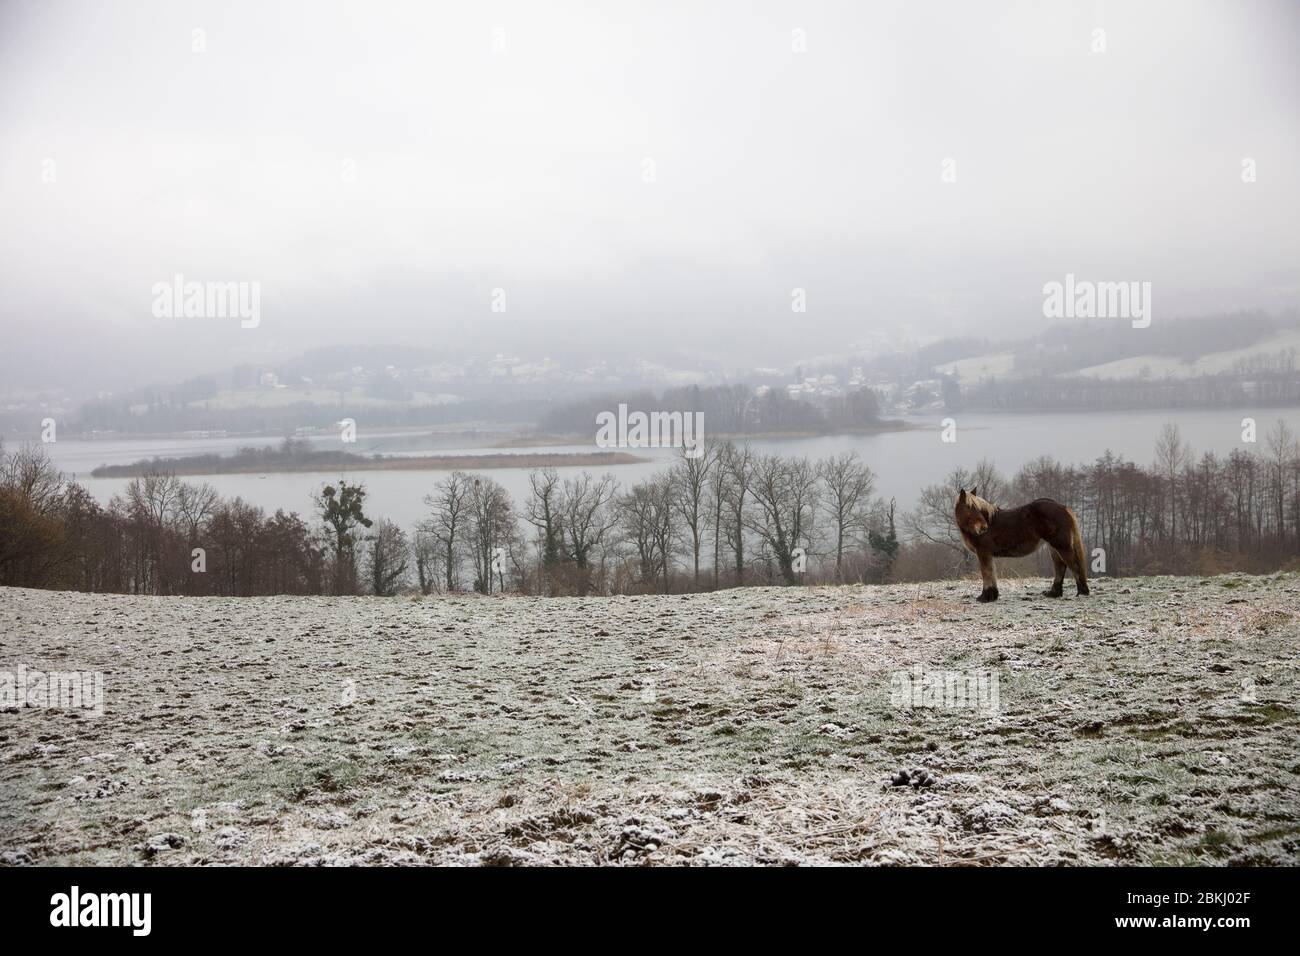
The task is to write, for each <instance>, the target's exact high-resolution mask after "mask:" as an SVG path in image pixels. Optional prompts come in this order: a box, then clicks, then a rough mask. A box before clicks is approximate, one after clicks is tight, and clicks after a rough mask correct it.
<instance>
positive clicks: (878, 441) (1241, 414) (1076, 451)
mask: <svg viewBox="0 0 1300 956" xmlns="http://www.w3.org/2000/svg"><path fill="white" fill-rule="evenodd" d="M946 417H949V416H947V415H945V414H941V413H939V414H935V415H933V416H929V417H927V418H919V417H918V418H910V419H906V421H907V424H908V426H909V427H908V428H907V429H905V430H899V431H882V432H879V433H877V434H870V435H820V436H813V437H806V438H756V439H753V440H751V441H750V442H749V444H750V445H751V446H752V447H753V448H754V449H756V450H758V451H761V452H765V453H779V454H783V455H796V456H806V457H808V458H812V459H816V458H822V457H826V456H829V455H833V454H838V453H841V452H845V451H856V452H857V453H858V454H859V455H860V456H861V458H862V460H863V461H864V462H865V463H866V464H867V465H868V466H869V467H870V468H871V469H872V471H873V472H875V475H876V486H875V488H876V494H878V495H881V496H883V497H884V498H886V499H889V498H895V499H897V501H898V506H899V509H900V511H906V510H908V509H910V508H912V507H913V506H915V504H916V502H917V498H918V495H919V492H920V490H921V488H923V487H924V486H926V485H931V484H938V483H940V482H942V481H943V480H944V479H945V478H946V477H947V476H948V474H949V473H950V472H952V471H953V470H954V469H957V468H968V469H969V468H973V467H974V466H975V465H976V464H977V463H978V462H980V461H981V460H983V459H988V460H991V461H992V462H994V464H996V465H997V467H998V469H999V470H1000V471H1001V472H1002V473H1003V474H1005V475H1007V476H1011V475H1013V474H1014V473H1015V472H1016V470H1017V469H1019V468H1020V467H1021V466H1023V465H1024V464H1026V463H1028V462H1030V461H1033V460H1034V459H1036V458H1039V457H1042V456H1044V455H1046V456H1050V457H1052V458H1055V459H1056V460H1058V461H1060V462H1062V463H1067V464H1082V463H1087V462H1090V461H1093V460H1095V459H1096V458H1097V457H1099V456H1100V455H1103V454H1105V452H1106V451H1108V450H1109V451H1111V452H1114V453H1115V454H1116V455H1118V456H1121V457H1123V458H1126V459H1129V460H1131V461H1134V462H1136V463H1138V464H1149V463H1150V462H1151V461H1152V460H1153V458H1154V450H1155V444H1156V439H1157V436H1158V435H1159V432H1160V429H1161V428H1162V427H1163V426H1164V425H1165V424H1167V423H1173V424H1176V425H1177V426H1178V427H1179V429H1180V430H1181V431H1182V434H1183V438H1184V439H1185V440H1186V441H1187V442H1188V443H1189V444H1190V445H1191V447H1192V449H1193V451H1194V452H1196V453H1197V454H1198V455H1199V454H1201V453H1203V452H1214V453H1215V454H1217V455H1225V454H1227V453H1228V452H1230V451H1232V449H1234V448H1252V447H1253V448H1256V449H1258V448H1259V447H1261V445H1262V444H1263V442H1264V441H1265V439H1264V433H1265V431H1266V430H1267V429H1268V427H1269V426H1271V425H1272V423H1273V422H1274V421H1276V420H1278V419H1281V420H1283V421H1285V422H1287V424H1288V425H1290V426H1291V427H1292V428H1293V429H1296V428H1297V427H1298V426H1300V411H1297V410H1296V409H1275V410H1265V411H1263V412H1261V411H1260V410H1258V409H1251V410H1247V409H1236V410H1224V409H1180V410H1160V411H1142V412H1132V411H1130V412H1091V413H1089V412H1080V413H1074V414H1068V413H1066V414H1062V413H1056V414H1052V415H1020V414H988V413H983V414H957V415H955V416H953V417H954V420H955V421H956V422H957V441H956V442H953V443H944V442H942V441H941V440H940V430H941V427H942V425H941V423H942V421H943V419H944V418H946ZM1247 417H1254V418H1256V421H1257V425H1258V432H1259V441H1258V442H1257V443H1256V444H1255V445H1254V446H1251V445H1247V444H1245V443H1243V442H1242V440H1241V432H1242V426H1241V422H1242V419H1243V418H1247ZM706 428H707V423H706ZM706 435H707V431H706ZM280 441H281V439H279V438H275V437H260V438H232V437H225V438H208V439H180V438H169V439H133V438H113V439H106V440H102V441H82V440H72V439H69V440H60V441H58V442H56V443H53V444H51V445H48V446H46V447H47V449H48V450H49V452H50V455H51V457H52V458H53V459H54V461H55V463H56V464H57V465H58V466H59V468H61V469H63V470H64V471H65V472H68V473H76V475H77V480H78V481H81V482H83V483H84V484H85V485H86V487H87V488H88V489H89V490H90V491H91V492H92V493H93V494H94V495H95V497H96V498H97V499H98V500H100V501H101V502H104V503H107V502H108V501H109V499H111V498H112V496H113V495H114V494H117V493H119V492H121V491H122V489H123V488H124V487H125V486H126V484H127V482H128V481H129V479H126V478H92V477H90V470H91V469H92V468H94V467H96V466H98V465H101V464H127V463H130V462H135V461H138V460H140V459H144V458H153V457H155V456H157V457H183V456H187V455H197V454H212V453H220V454H233V453H234V451H235V450H236V449H237V448H241V447H267V446H273V445H276V444H278V443H279V442H280ZM312 441H313V446H314V447H320V448H324V447H347V448H348V450H350V451H353V452H355V453H357V454H363V455H370V454H385V455H417V454H439V455H462V454H463V455H482V454H487V453H488V452H496V453H511V452H513V453H517V454H523V453H526V452H536V451H539V450H542V449H538V448H519V447H505V448H501V447H500V446H501V445H502V444H503V443H502V442H501V441H500V440H499V439H498V438H494V437H493V436H492V435H490V434H488V435H483V436H480V437H478V438H477V439H476V440H475V441H474V442H466V441H465V439H464V438H463V437H460V438H459V439H458V438H457V436H449V435H447V434H437V435H430V434H429V433H428V432H427V431H425V432H421V431H409V432H402V433H398V434H393V433H385V434H382V435H377V436H367V435H366V434H365V431H364V429H362V430H360V431H359V432H358V437H357V441H356V443H355V444H353V445H348V446H341V445H340V443H339V442H338V440H337V439H335V438H315V439H313V440H312ZM458 441H459V443H457V442H458ZM544 450H547V451H557V452H590V451H593V450H595V444H594V441H593V443H592V444H591V445H576V444H575V445H559V446H546V448H545V449H544ZM635 452H636V453H637V454H638V455H640V456H643V457H645V458H648V459H650V460H649V461H646V462H641V463H637V464H630V465H619V466H616V467H613V468H611V469H609V471H610V473H611V474H613V475H614V477H615V478H616V479H618V481H619V482H620V484H622V485H623V486H625V487H627V486H630V485H632V484H634V483H636V482H637V481H640V480H641V479H643V478H646V477H648V476H649V475H651V474H654V473H655V472H657V471H660V470H662V469H663V468H664V467H665V466H666V465H667V464H668V463H669V462H671V461H672V459H673V457H674V451H673V450H672V449H665V448H642V449H635ZM583 470H584V469H582V468H576V467H575V468H565V467H561V468H558V469H557V471H558V472H559V473H560V475H561V476H562V477H568V476H570V475H573V474H577V473H580V472H581V471H583ZM446 474H447V473H446V472H443V471H433V470H431V471H392V472H384V471H364V472H363V471H358V472H355V473H349V472H347V471H343V472H321V473H319V474H315V473H302V472H295V473H290V474H276V473H268V474H266V475H265V476H262V475H251V474H241V475H209V476H194V477H190V478H187V479H186V480H187V481H191V482H207V483H209V484H211V485H212V486H213V487H214V488H216V489H217V491H218V492H219V493H220V494H221V495H222V496H224V497H235V496H238V497H241V498H243V499H244V500H245V501H247V502H249V503H251V504H254V505H258V506H259V507H262V508H265V509H266V510H267V511H268V512H271V511H274V510H276V509H277V508H283V509H284V510H285V511H297V512H298V513H299V514H302V515H304V516H306V515H308V514H309V512H310V511H311V505H310V495H311V493H312V492H313V491H314V490H316V489H317V488H319V487H320V485H321V484H322V483H324V482H329V481H335V480H337V479H338V478H340V477H344V478H348V479H349V480H356V481H361V482H364V483H365V486H366V489H367V492H368V494H367V499H366V511H367V513H368V514H370V515H371V516H372V517H375V518H379V517H382V518H388V519H390V520H392V521H395V522H397V523H398V524H399V525H401V526H402V527H403V528H407V529H413V528H414V527H415V526H416V524H417V523H418V522H419V521H421V520H422V519H423V518H424V516H425V510H426V509H425V507H424V504H423V498H424V496H425V495H426V494H428V493H429V491H431V490H432V488H433V486H434V484H435V483H436V482H438V481H439V480H440V479H442V478H443V477H445V476H446ZM485 474H489V475H491V477H492V478H494V479H495V480H496V481H498V482H500V483H501V484H502V485H503V486H504V487H505V489H506V490H507V491H508V492H509V493H510V495H511V496H512V497H513V498H514V499H515V501H516V502H517V503H522V502H523V501H524V499H525V498H526V496H527V493H528V469H526V468H518V469H514V468H494V469H491V470H490V471H487V472H485ZM1009 503H1010V502H1008V503H1007V504H1009Z"/></svg>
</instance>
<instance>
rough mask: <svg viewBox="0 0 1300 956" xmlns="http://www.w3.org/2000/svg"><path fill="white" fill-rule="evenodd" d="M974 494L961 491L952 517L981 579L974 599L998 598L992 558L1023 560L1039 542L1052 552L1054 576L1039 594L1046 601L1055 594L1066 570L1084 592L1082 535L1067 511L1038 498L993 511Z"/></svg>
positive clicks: (1082, 592) (1062, 506)
mask: <svg viewBox="0 0 1300 956" xmlns="http://www.w3.org/2000/svg"><path fill="white" fill-rule="evenodd" d="M976 491H977V489H975V488H972V489H971V490H970V491H969V492H968V491H967V490H966V489H965V488H962V489H961V494H959V495H958V496H957V508H956V518H957V529H958V530H959V531H961V538H962V540H963V541H965V542H966V547H968V548H970V549H971V550H972V551H973V552H975V556H976V557H977V558H979V561H980V576H981V577H982V578H983V579H984V590H983V591H981V592H980V596H979V600H980V601H996V600H997V599H998V576H997V571H996V570H994V567H993V559H994V558H1023V557H1024V556H1025V555H1027V554H1033V553H1034V552H1035V551H1037V550H1038V546H1039V545H1040V544H1042V543H1043V542H1044V541H1046V542H1047V546H1048V547H1049V548H1051V549H1052V564H1053V565H1054V566H1055V568H1056V577H1055V578H1053V579H1052V586H1051V587H1050V588H1048V589H1047V590H1046V591H1044V592H1043V594H1044V595H1046V596H1047V597H1060V596H1061V591H1062V588H1061V586H1062V585H1063V584H1064V583H1065V569H1066V568H1069V569H1070V571H1071V572H1072V573H1073V574H1074V584H1075V587H1076V589H1077V590H1078V593H1079V594H1087V593H1088V574H1087V571H1086V570H1085V569H1084V559H1083V535H1082V534H1080V533H1079V521H1078V519H1077V518H1075V516H1074V512H1073V511H1071V510H1070V509H1069V508H1067V507H1065V505H1063V504H1061V503H1060V502H1059V501H1053V500H1052V499H1051V498H1039V499H1038V500H1036V501H1031V502H1029V504H1027V505H1021V506H1020V507H1019V508H999V507H998V506H997V505H995V504H992V503H990V502H988V501H985V500H984V499H983V498H981V497H979V495H977V494H976Z"/></svg>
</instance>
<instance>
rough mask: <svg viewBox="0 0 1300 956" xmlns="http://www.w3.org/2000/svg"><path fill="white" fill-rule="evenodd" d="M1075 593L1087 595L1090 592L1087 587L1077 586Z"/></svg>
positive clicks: (1082, 595)
mask: <svg viewBox="0 0 1300 956" xmlns="http://www.w3.org/2000/svg"><path fill="white" fill-rule="evenodd" d="M1077 593H1078V595H1079V597H1087V596H1088V595H1089V594H1091V593H1092V592H1091V591H1089V590H1088V589H1087V588H1079V590H1078V592H1077Z"/></svg>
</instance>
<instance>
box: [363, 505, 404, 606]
mask: <svg viewBox="0 0 1300 956" xmlns="http://www.w3.org/2000/svg"><path fill="white" fill-rule="evenodd" d="M409 555H410V552H409V550H408V548H407V544H406V532H405V531H403V530H402V529H401V528H399V527H398V526H397V525H396V524H394V523H393V522H391V521H388V520H387V519H384V520H381V521H380V522H379V523H378V524H376V525H375V531H374V533H373V534H372V535H370V537H369V539H367V548H366V577H367V579H368V580H369V583H370V591H371V593H372V594H376V595H378V596H379V597H392V596H393V595H394V594H396V593H397V592H398V591H399V590H401V588H402V587H403V586H404V585H405V584H406V576H407V570H408V568H409V567H410V558H409Z"/></svg>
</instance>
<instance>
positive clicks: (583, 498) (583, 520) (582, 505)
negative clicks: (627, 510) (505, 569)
mask: <svg viewBox="0 0 1300 956" xmlns="http://www.w3.org/2000/svg"><path fill="white" fill-rule="evenodd" d="M617 490H618V483H617V482H616V481H615V480H614V476H613V475H602V476H601V477H600V478H593V477H592V476H591V475H590V474H589V473H588V472H585V471H584V472H583V473H582V474H581V475H579V476H578V477H576V478H566V479H565V481H564V491H563V493H562V495H561V498H560V513H561V516H562V522H563V528H564V548H565V555H566V556H567V557H568V558H569V559H570V560H571V561H573V563H574V564H575V565H576V566H577V571H578V593H579V594H586V593H587V591H588V589H589V588H590V586H591V580H590V564H591V556H592V553H593V552H594V551H595V549H596V548H597V547H598V546H599V545H600V543H601V542H602V541H603V540H604V538H605V535H606V534H608V533H609V531H610V529H611V528H613V527H615V525H617V523H618V514H617V512H616V511H615V509H613V508H611V507H610V504H611V502H612V501H613V499H614V495H615V494H616V493H617Z"/></svg>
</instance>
